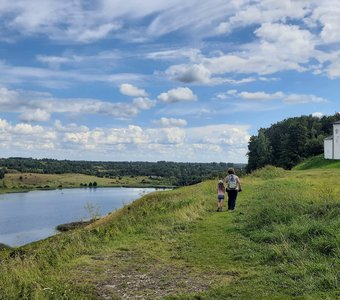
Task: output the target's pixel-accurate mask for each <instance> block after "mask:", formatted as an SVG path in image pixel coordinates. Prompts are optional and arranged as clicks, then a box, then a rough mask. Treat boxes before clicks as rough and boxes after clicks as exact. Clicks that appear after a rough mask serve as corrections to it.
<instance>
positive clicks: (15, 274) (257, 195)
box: [0, 167, 340, 299]
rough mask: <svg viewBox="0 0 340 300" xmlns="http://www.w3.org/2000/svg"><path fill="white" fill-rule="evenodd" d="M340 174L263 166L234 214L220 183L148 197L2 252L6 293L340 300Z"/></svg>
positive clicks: (0, 282)
mask: <svg viewBox="0 0 340 300" xmlns="http://www.w3.org/2000/svg"><path fill="white" fill-rule="evenodd" d="M320 173H321V174H322V175H323V176H322V177H321V180H320V178H319V176H315V175H316V174H320ZM339 176H340V170H317V171H314V170H309V171H289V172H288V171H284V170H281V169H276V168H271V167H269V168H266V169H263V170H260V171H257V172H255V173H254V174H253V175H251V176H247V177H246V178H243V179H242V181H243V188H244V191H243V192H242V193H240V195H239V199H238V203H237V210H236V211H235V212H233V213H228V212H219V213H217V212H215V209H216V195H215V194H216V192H215V188H216V187H215V184H216V182H215V181H206V182H203V183H201V184H198V185H194V186H189V187H184V188H181V189H176V190H172V191H166V192H157V193H153V194H149V195H146V196H144V197H143V198H141V199H139V200H138V201H136V202H134V203H133V204H131V205H129V206H125V207H124V208H123V209H121V210H119V211H117V212H114V213H112V214H111V215H109V216H108V217H106V218H104V219H101V220H100V221H98V222H97V223H95V224H94V225H92V226H90V227H88V228H87V229H83V230H77V231H74V232H70V233H65V234H61V235H58V236H55V237H51V238H49V239H47V240H44V241H40V242H38V243H34V244H31V245H28V246H26V247H21V248H18V249H14V250H13V249H11V250H2V251H1V252H0V257H1V261H0V267H1V270H2V272H0V299H138V298H141V299H160V298H164V299H297V298H299V299H305V298H308V299H335V298H336V297H337V296H339V294H338V277H339V273H337V272H338V270H339V232H338V228H339V227H340V218H339V217H340V201H339V200H340V199H339V195H340V193H339V192H340V186H339V185H338V184H337V183H338V178H339ZM326 182H327V184H326Z"/></svg>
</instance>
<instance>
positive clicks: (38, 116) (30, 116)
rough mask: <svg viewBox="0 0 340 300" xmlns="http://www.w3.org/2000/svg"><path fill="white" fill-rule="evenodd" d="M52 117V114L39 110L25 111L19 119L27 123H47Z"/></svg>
mask: <svg viewBox="0 0 340 300" xmlns="http://www.w3.org/2000/svg"><path fill="white" fill-rule="evenodd" d="M50 116H51V115H50V113H48V112H47V111H45V110H42V109H39V108H38V109H35V110H26V111H24V112H23V113H22V114H21V115H20V117H19V118H20V120H21V121H25V122H46V121H48V120H49V119H50Z"/></svg>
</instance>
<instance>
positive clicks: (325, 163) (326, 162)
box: [294, 154, 340, 170]
mask: <svg viewBox="0 0 340 300" xmlns="http://www.w3.org/2000/svg"><path fill="white" fill-rule="evenodd" d="M308 169H340V160H333V159H324V156H323V154H321V155H318V156H314V157H311V158H308V159H306V160H305V161H304V162H302V163H301V164H299V165H297V166H296V167H294V170H308Z"/></svg>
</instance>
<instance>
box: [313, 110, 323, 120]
mask: <svg viewBox="0 0 340 300" xmlns="http://www.w3.org/2000/svg"><path fill="white" fill-rule="evenodd" d="M324 115H325V114H324V113H322V112H318V111H317V112H313V113H312V116H313V117H315V118H319V119H321V118H322V117H323V116H324Z"/></svg>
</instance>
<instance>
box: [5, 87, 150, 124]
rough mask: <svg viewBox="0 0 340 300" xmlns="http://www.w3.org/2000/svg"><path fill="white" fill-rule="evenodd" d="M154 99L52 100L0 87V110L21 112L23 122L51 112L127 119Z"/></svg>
mask: <svg viewBox="0 0 340 300" xmlns="http://www.w3.org/2000/svg"><path fill="white" fill-rule="evenodd" d="M154 105H155V102H154V101H152V100H150V99H148V98H136V99H134V100H133V102H132V103H122V102H109V101H101V100H98V99H86V98H84V99H82V98H80V99H56V98H53V97H52V96H51V95H49V94H43V93H35V92H27V91H12V90H9V89H6V88H0V110H1V111H3V112H18V113H21V116H20V118H21V120H23V121H48V120H49V118H50V115H51V114H53V113H66V114H77V115H81V114H99V115H108V116H111V117H113V118H117V119H130V118H132V117H134V116H136V115H138V113H139V112H140V110H146V109H150V108H151V107H152V106H154Z"/></svg>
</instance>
